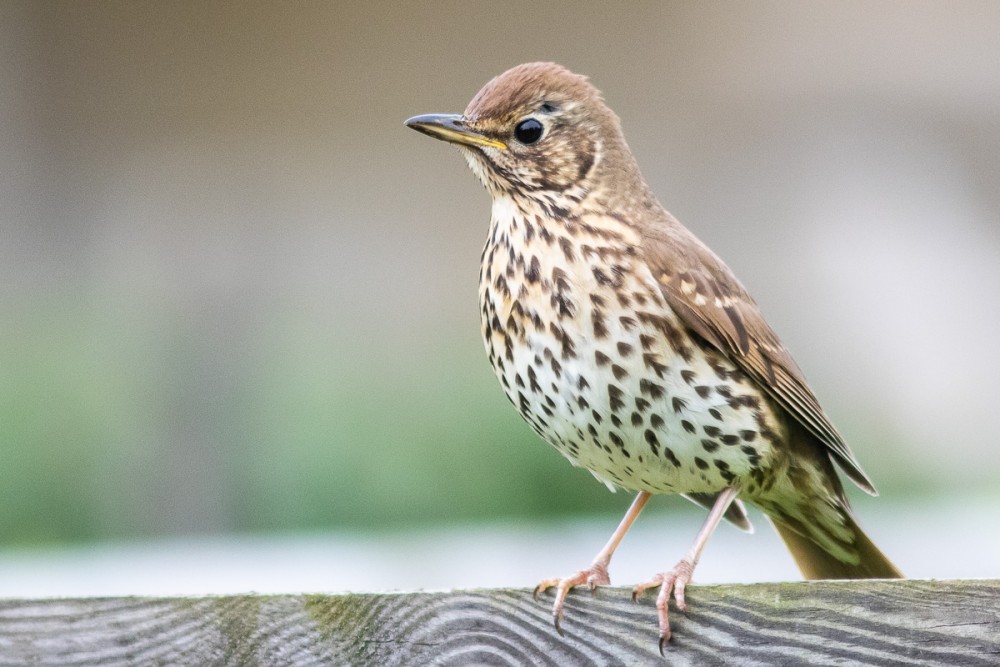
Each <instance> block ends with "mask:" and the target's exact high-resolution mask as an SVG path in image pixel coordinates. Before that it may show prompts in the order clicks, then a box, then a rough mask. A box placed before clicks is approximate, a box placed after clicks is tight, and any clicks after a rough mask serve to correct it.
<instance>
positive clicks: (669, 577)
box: [632, 487, 739, 655]
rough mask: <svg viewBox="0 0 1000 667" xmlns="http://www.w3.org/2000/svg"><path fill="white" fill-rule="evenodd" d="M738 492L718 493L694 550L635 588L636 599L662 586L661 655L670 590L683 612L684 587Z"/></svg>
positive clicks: (666, 636) (659, 606)
mask: <svg viewBox="0 0 1000 667" xmlns="http://www.w3.org/2000/svg"><path fill="white" fill-rule="evenodd" d="M737 493H739V490H738V489H736V488H733V487H730V488H728V489H726V490H725V491H723V492H722V493H720V494H719V497H718V499H717V500H716V501H715V505H713V506H712V511H711V512H709V513H708V518H707V519H705V523H704V525H702V527H701V530H700V531H698V537H696V538H695V540H694V544H692V545H691V549H690V550H689V551H688V552H687V555H685V556H684V558H682V559H681V560H680V562H678V563H677V565H675V566H674V568H673V569H672V570H671V571H670V572H661V573H660V574H657V575H654V576H653V578H652V579H651V580H649V581H647V582H646V583H643V584H639V585H638V586H636V587H635V588H634V589H633V591H632V599H633V600H636V599H638V597H639V596H640V595H642V593H643V591H645V590H646V589H647V588H652V587H653V586H659V587H660V594H659V595H657V596H656V610H657V612H658V614H659V619H660V654H661V655H662V654H663V646H664V645H665V644H666V643H667V642H668V641H670V618H669V615H668V612H669V609H668V607H669V602H670V593H671V591H673V594H674V601H675V602H676V603H677V608H678V609H679V610H681V611H684V609H685V608H686V607H687V605H686V604H685V603H684V588H685V587H686V586H687V584H688V583H689V582H690V581H691V575H692V574H694V568H695V565H697V564H698V559H699V558H700V557H701V552H702V550H704V548H705V545H706V544H707V543H708V538H709V537H711V536H712V533H713V532H714V531H715V527H716V526H718V525H719V522H720V521H722V517H723V516H724V515H725V514H726V510H727V509H728V508H729V505H730V503H732V502H733V501H734V500H735V499H736V495H737Z"/></svg>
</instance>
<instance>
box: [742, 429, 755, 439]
mask: <svg viewBox="0 0 1000 667" xmlns="http://www.w3.org/2000/svg"><path fill="white" fill-rule="evenodd" d="M740 437H741V438H743V439H744V440H746V441H747V442H753V441H754V439H755V438H756V437H757V431H751V430H749V429H746V430H743V431H740Z"/></svg>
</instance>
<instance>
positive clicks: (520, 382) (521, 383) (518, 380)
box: [514, 373, 524, 389]
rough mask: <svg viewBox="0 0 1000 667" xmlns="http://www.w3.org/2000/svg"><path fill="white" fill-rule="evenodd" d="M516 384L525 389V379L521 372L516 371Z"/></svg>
mask: <svg viewBox="0 0 1000 667" xmlns="http://www.w3.org/2000/svg"><path fill="white" fill-rule="evenodd" d="M514 384H516V385H517V386H518V387H520V388H521V389H524V379H523V378H522V377H521V374H520V373H514Z"/></svg>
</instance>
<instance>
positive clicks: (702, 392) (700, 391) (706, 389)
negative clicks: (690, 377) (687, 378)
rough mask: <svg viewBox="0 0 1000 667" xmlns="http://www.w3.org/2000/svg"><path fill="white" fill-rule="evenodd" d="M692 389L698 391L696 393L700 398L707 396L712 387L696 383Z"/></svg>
mask: <svg viewBox="0 0 1000 667" xmlns="http://www.w3.org/2000/svg"><path fill="white" fill-rule="evenodd" d="M694 390H695V391H696V392H698V395H699V396H701V397H702V398H708V395H709V394H711V393H712V388H711V387H706V386H705V385H703V384H700V385H698V386H697V387H695V388H694Z"/></svg>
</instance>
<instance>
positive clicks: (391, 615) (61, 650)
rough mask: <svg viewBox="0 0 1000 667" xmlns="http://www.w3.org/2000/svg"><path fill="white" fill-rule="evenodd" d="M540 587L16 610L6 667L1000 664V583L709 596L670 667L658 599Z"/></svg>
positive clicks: (114, 602) (1, 649) (679, 630)
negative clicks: (559, 599) (559, 621)
mask: <svg viewBox="0 0 1000 667" xmlns="http://www.w3.org/2000/svg"><path fill="white" fill-rule="evenodd" d="M548 602H549V600H545V601H540V602H535V601H534V600H532V598H531V592H530V591H529V590H509V589H504V590H471V591H452V592H441V593H395V594H345V595H278V596H257V595H245V596H232V597H205V598H106V599H102V598H97V599H68V600H5V601H0V664H2V665H58V666H60V667H63V666H70V665H102V666H114V665H607V664H629V665H643V664H649V665H662V664H666V663H668V664H671V665H716V664H718V665H722V664H726V665H733V664H740V665H773V664H784V665H795V664H872V665H941V664H948V665H997V664H1000V580H988V581H915V580H909V581H856V582H809V583H786V584H753V585H741V586H735V585H727V586H693V587H691V588H690V589H689V593H688V613H687V614H686V615H684V614H675V615H674V616H673V627H674V640H673V641H672V642H671V644H670V646H669V647H668V652H667V658H668V660H667V661H666V663H665V661H664V660H663V659H662V658H660V656H659V654H658V653H657V650H656V614H655V610H654V609H653V603H652V601H651V600H650V599H647V600H643V601H642V602H641V603H640V604H634V603H633V602H632V601H631V599H630V591H629V590H628V589H624V588H603V589H600V590H599V591H598V592H597V594H596V595H595V596H591V595H590V594H588V593H586V592H580V593H574V594H572V595H571V596H570V599H569V602H568V604H567V609H566V621H565V622H564V626H563V627H564V629H565V630H566V637H565V638H563V637H560V636H559V635H557V634H556V632H555V630H554V629H553V627H552V624H551V619H550V616H549V605H548Z"/></svg>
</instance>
